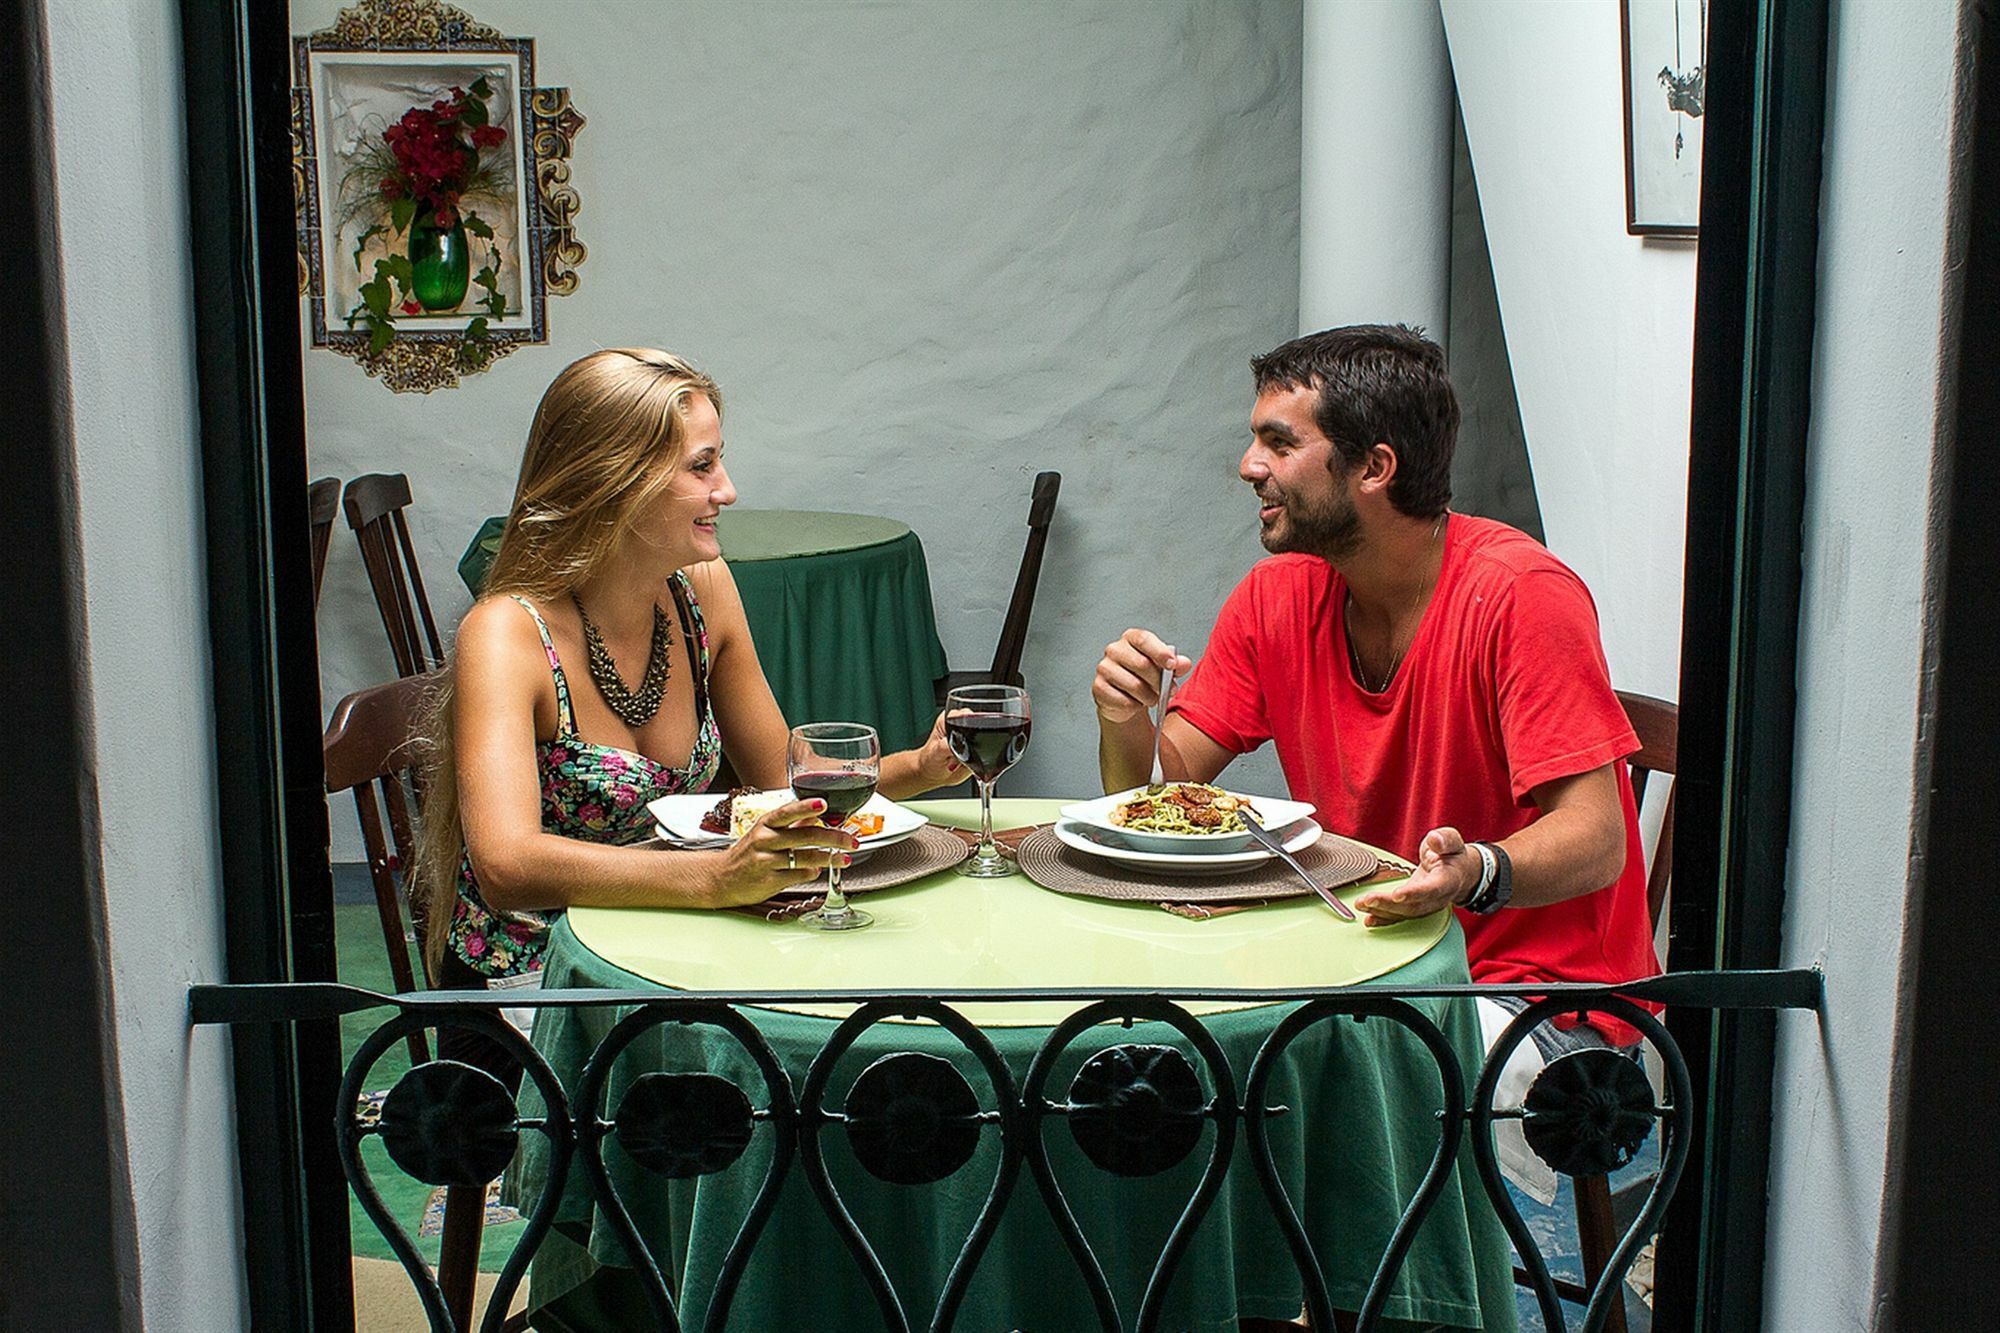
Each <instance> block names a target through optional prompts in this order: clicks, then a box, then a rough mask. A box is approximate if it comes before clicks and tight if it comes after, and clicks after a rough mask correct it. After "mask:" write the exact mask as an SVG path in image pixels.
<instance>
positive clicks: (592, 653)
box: [569, 593, 674, 727]
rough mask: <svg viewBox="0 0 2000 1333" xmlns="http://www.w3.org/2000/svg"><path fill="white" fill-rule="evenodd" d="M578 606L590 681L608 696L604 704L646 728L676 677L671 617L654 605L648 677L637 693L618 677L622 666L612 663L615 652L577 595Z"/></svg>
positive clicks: (572, 599) (573, 595)
mask: <svg viewBox="0 0 2000 1333" xmlns="http://www.w3.org/2000/svg"><path fill="white" fill-rule="evenodd" d="M569 599H570V601H572V602H574V603H575V604H576V614H577V618H578V619H579V620H581V621H583V646H584V649H585V651H586V655H587V656H588V657H589V659H590V679H591V681H592V683H593V684H595V685H596V686H597V692H598V693H599V694H601V695H603V696H604V702H605V703H606V704H607V705H608V706H609V707H610V709H611V711H612V712H614V713H616V714H617V715H618V716H619V717H620V718H622V719H624V720H625V721H626V722H627V723H629V724H630V725H632V726H635V727H643V726H645V725H646V724H647V723H648V722H650V721H652V720H653V714H655V713H657V712H659V711H660V701H661V700H662V699H664V698H666V695H667V678H668V677H669V676H671V675H673V674H674V654H673V647H674V632H673V626H672V622H671V621H669V620H668V618H667V613H666V612H665V611H662V610H661V609H660V605H659V603H658V602H655V603H654V604H653V647H652V651H651V652H650V653H649V654H648V655H647V657H646V674H645V676H644V677H643V678H641V679H640V681H639V688H638V689H636V690H631V689H627V688H626V687H625V681H624V680H623V679H622V678H621V677H620V676H619V674H618V664H617V663H616V662H614V661H613V660H612V659H611V650H610V649H609V648H607V647H605V646H604V636H603V635H602V634H599V633H598V632H597V626H595V625H593V624H591V623H590V617H589V616H588V615H587V614H585V612H584V609H583V599H582V598H580V597H578V596H577V595H576V594H575V593H571V594H570V595H569Z"/></svg>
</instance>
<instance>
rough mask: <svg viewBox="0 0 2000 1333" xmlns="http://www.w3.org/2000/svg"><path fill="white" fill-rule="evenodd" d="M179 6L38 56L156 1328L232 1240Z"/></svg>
mask: <svg viewBox="0 0 2000 1333" xmlns="http://www.w3.org/2000/svg"><path fill="white" fill-rule="evenodd" d="M177 11H178V6H177V5H175V4H174V3H173V0H64V3H62V4H51V5H49V6H48V17H49V45H50V52H49V55H50V64H51V75H52V78H51V82H52V84H53V87H54V98H55V101H54V119H55V139H56V171H57V178H58V180H57V185H58V198H59V207H60V212H61V227H62V254H63V266H64V277H65V286H66V309H67V315H68V337H69V350H70V361H71V364H70V385H71V391H72V394H73V402H72V410H73V412H74V422H75V433H76V449H77V471H78V477H77V483H78V486H77V489H78V495H79V500H80V504H81V509H82V542H83V562H84V587H85V598H86V611H87V615H88V622H89V635H90V658H89V666H88V670H89V673H90V684H91V703H92V707H93V708H94V710H95V713H96V730H97V755H96V764H97V781H98V793H99V799H100V801H101V806H102V817H103V836H104V880H105V890H106V894H107V897H108V899H109V905H110V912H109V923H110V934H111V969H112V984H113V992H114V994H113V1000H114V1004H115V1008H116V1018H117V1027H118V1061H119V1070H120V1074H121V1079H122V1084H123V1096H124V1102H125V1121H126V1133H127V1138H128V1141H129V1151H130V1159H131V1170H132V1187H133V1193H134V1196H135V1203H136V1211H137V1215H138V1225H139V1261H140V1270H141V1271H140V1284H141V1293H140V1294H141V1300H142V1302H143V1308H144V1314H145V1321H146V1324H147V1326H148V1327H150V1328H155V1329H202V1330H210V1329H214V1330H221V1329H229V1328H235V1327H240V1326H241V1325H242V1324H243V1321H244V1311H243V1297H242V1291H243V1273H242V1260H241V1254H242V1248H243V1247H242V1223H241V1219H240V1217H239V1214H238V1205H237V1180H236V1145H235V1131H234V1116H233V1111H232V1106H233V1102H232V1096H231V1087H230V1081H229V1063H228V1054H227V1045H226V1038H225V1037H224V1035H223V1034H222V1033H221V1032H220V1031H218V1030H214V1029H211V1030H207V1031H203V1032H199V1033H194V1032H190V1030H189V1028H188V1025H187V987H188V985H189V984H190V983H191V982H196V981H218V980H221V979H222V978H223V963H222V919H221V918H222V912H221V898H222V895H221V885H220V877H219V872H218V864H217V856H216V845H215V837H216V832H215V829H216V810H215V800H214V790H215V773H214V760H213V750H212V748H211V745H212V742H211V731H212V720H211V709H210V686H209V659H208V633H207V623H208V620H207V618H208V608H207V603H206V590H205V587H204V573H203V555H202V553H203V549H204V538H203V535H202V531H203V529H202V521H203V520H202V504H201V480H200V460H199V453H198V448H197V442H196V427H197V423H196V415H195V413H196V407H195V385H194V348H193V333H192V326H191V324H190V323H189V320H188V315H187V312H188V310H189V308H190V302H191V297H192V294H191V292H190V290H189V285H188V250H187V238H186V237H187V210H188V198H187V172H186V155H185V152H184V151H183V146H182V145H183V135H184V129H183V125H184V119H183V116H184V112H183V107H182V100H181V98H182V91H181V80H180V61H181V46H180V30H179V23H178V19H177ZM134 200H144V201H145V202H146V206H145V207H144V208H136V209H135V208H134V207H133V201H134ZM16 702H17V703H20V704H27V705H30V706H31V705H32V701H26V700H22V701H16ZM29 734H32V733H31V732H30V733H29ZM18 813H19V812H16V814H18Z"/></svg>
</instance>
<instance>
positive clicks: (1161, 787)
mask: <svg viewBox="0 0 2000 1333" xmlns="http://www.w3.org/2000/svg"><path fill="white" fill-rule="evenodd" d="M1241 809H1248V810H1249V811H1250V812H1251V813H1252V814H1255V813H1256V812H1257V808H1256V807H1255V806H1253V805H1251V804H1250V800H1249V798H1248V797H1244V796H1232V795H1230V794H1229V793H1228V792H1226V791H1224V790H1222V788H1220V787H1214V786H1210V785H1209V784H1208V783H1206V782H1167V783H1159V784H1156V785H1154V786H1151V787H1148V788H1146V789H1145V790H1144V791H1142V792H1140V793H1139V794H1138V795H1136V796H1134V797H1133V798H1132V799H1131V800H1129V801H1125V802H1123V803H1122V804H1120V805H1117V806H1115V807H1113V809H1112V811H1111V815H1110V819H1111V822H1112V823H1113V824H1116V825H1117V826H1118V827H1120V828H1128V829H1132V830H1135V831H1136V832H1140V833H1179V834H1187V835H1192V836H1200V835H1204V834H1214V833H1246V832H1248V831H1249V830H1248V829H1246V828H1244V826H1243V821H1242V820H1241V819H1239V818H1238V817H1237V815H1236V812H1237V811H1238V810H1241Z"/></svg>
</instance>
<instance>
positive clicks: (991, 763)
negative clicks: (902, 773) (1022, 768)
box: [944, 713, 1031, 782]
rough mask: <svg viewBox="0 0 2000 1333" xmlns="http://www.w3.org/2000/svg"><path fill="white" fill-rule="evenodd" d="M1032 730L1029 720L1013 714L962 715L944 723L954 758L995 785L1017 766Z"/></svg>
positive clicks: (977, 776)
mask: <svg viewBox="0 0 2000 1333" xmlns="http://www.w3.org/2000/svg"><path fill="white" fill-rule="evenodd" d="M1030 729H1031V724H1030V723H1029V721H1028V719H1027V718H1025V717H1020V716H1017V715H1015V714H1012V713H961V714H959V715H958V716H956V717H952V716H947V717H946V718H945V720H944V738H945V743H946V744H948V745H950V746H951V755H952V758H954V759H956V760H958V762H959V763H961V764H964V765H965V766H966V767H967V768H969V769H971V770H972V774H973V776H974V777H976V778H978V779H979V780H980V781H981V782H991V781H993V779H995V778H997V777H999V776H1000V775H1001V774H1002V773H1005V772H1006V771H1007V770H1008V769H1010V768H1012V767H1013V766H1014V764H1015V761H1017V760H1018V759H1020V757H1021V756H1022V754H1024V753H1025V752H1026V751H1027V748H1028V732H1029V731H1030Z"/></svg>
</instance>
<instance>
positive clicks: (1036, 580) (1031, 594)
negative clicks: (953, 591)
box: [991, 472, 1062, 685]
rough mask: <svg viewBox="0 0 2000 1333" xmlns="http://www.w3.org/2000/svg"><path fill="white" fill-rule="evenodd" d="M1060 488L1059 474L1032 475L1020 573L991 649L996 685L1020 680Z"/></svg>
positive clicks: (1042, 473)
mask: <svg viewBox="0 0 2000 1333" xmlns="http://www.w3.org/2000/svg"><path fill="white" fill-rule="evenodd" d="M1061 491H1062V473H1060V472H1040V473H1037V474H1035V488H1034V491H1033V493H1032V496H1031V498H1030V500H1029V502H1028V544H1027V546H1026V547H1025V548H1024V549H1023V550H1022V552H1021V568H1020V572H1019V573H1017V574H1016V575H1015V576H1014V595H1013V597H1012V598H1010V599H1009V600H1008V603H1007V618H1006V619H1005V620H1004V621H1002V622H1001V624H1000V643H999V645H998V646H997V647H996V648H995V649H994V652H993V673H992V676H991V680H992V682H993V683H994V684H996V685H1019V684H1020V683H1021V656H1022V654H1023V653H1024V652H1025V651H1026V650H1027V646H1028V620H1029V617H1030V616H1032V615H1033V614H1034V609H1035V588H1036V587H1037V585H1038V584H1040V582H1041V577H1042V551H1043V550H1044V548H1046V547H1047V546H1048V543H1049V524H1050V523H1051V522H1052V521H1053V520H1054V518H1055V513H1056V496H1057V495H1058V494H1059V493H1060V492H1061Z"/></svg>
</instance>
